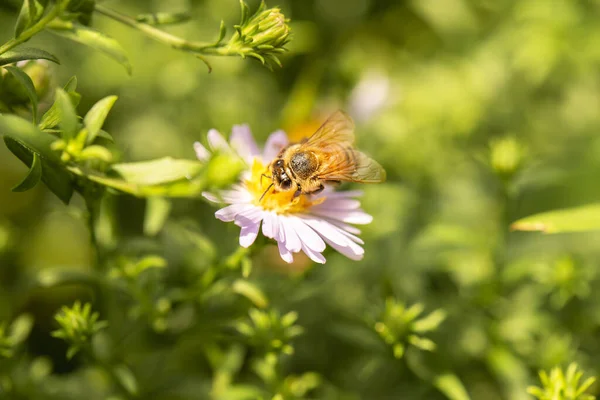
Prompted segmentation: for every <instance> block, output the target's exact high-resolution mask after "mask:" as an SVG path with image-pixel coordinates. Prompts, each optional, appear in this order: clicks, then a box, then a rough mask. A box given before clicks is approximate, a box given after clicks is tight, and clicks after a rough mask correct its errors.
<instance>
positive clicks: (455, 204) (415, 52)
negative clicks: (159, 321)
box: [0, 0, 600, 400]
mask: <svg viewBox="0 0 600 400" xmlns="http://www.w3.org/2000/svg"><path fill="white" fill-rule="evenodd" d="M8 3H10V2H7V4H8ZM103 4H105V5H106V6H108V7H112V8H115V9H118V10H120V11H122V12H123V13H127V14H130V15H136V14H138V13H143V12H153V11H181V10H189V11H190V12H191V14H192V21H191V22H189V23H186V24H184V25H181V26H176V27H170V28H168V30H169V31H170V32H173V33H176V34H178V35H180V36H182V37H186V38H199V39H201V40H204V39H206V40H212V38H213V37H215V36H216V34H217V31H218V26H219V21H220V19H224V20H225V21H226V23H227V25H228V26H231V25H233V24H235V23H236V22H237V21H238V19H239V7H238V4H237V2H236V1H235V0H205V1H185V0H169V1H167V0H162V1H161V0H153V1H141V0H139V1H136V0H127V1H121V2H119V1H106V2H103ZM249 4H250V6H251V9H254V8H255V7H256V6H257V4H258V3H257V2H256V1H254V2H249ZM268 5H269V6H275V5H279V6H281V8H282V10H283V12H284V14H285V15H286V16H288V17H289V18H291V27H292V30H293V33H294V39H293V41H292V42H291V43H290V44H289V46H288V47H289V49H290V51H289V52H288V53H286V54H285V55H284V56H283V57H282V62H283V68H281V69H279V68H276V69H275V71H274V72H270V71H269V70H267V69H266V68H264V67H262V66H261V65H260V64H259V63H257V62H255V61H251V60H242V59H238V58H215V57H213V58H210V62H211V63H212V65H213V71H212V73H210V74H208V73H207V70H206V66H205V65H203V64H202V62H200V61H199V60H198V59H196V58H194V57H193V56H191V55H189V54H185V53H181V52H177V51H175V50H171V49H169V48H166V47H165V46H163V45H160V44H158V43H155V42H153V41H152V40H150V39H148V38H146V37H144V36H143V35H142V34H140V33H139V32H136V31H134V30H132V29H130V28H127V27H125V26H122V25H119V24H118V23H116V22H114V21H111V20H109V19H107V18H106V17H103V16H101V15H94V20H93V26H94V27H96V28H98V29H100V30H102V31H104V32H106V33H108V34H110V35H111V36H113V37H114V38H116V39H118V40H119V41H120V43H121V44H122V45H123V47H124V48H125V49H126V50H127V51H128V53H129V55H130V57H131V63H132V65H133V75H132V76H128V75H127V73H126V72H125V70H124V69H123V68H122V67H121V66H120V65H118V64H117V63H115V62H114V61H112V60H111V59H109V58H107V57H106V56H104V55H103V54H100V53H99V52H96V51H93V50H91V49H89V48H86V47H84V46H80V45H75V44H73V43H71V42H67V41H65V40H63V39H61V38H58V37H55V36H52V35H50V34H42V35H39V36H37V37H35V38H34V39H33V40H32V41H31V42H30V43H28V45H31V46H36V47H39V48H43V49H46V50H48V51H50V52H52V53H54V54H56V55H57V56H58V57H59V58H60V59H61V65H60V66H56V65H52V66H50V70H51V74H52V79H53V81H54V82H55V83H56V84H58V85H64V83H65V82H66V81H67V80H68V78H69V77H71V76H72V75H76V76H77V78H78V81H79V87H78V90H79V91H80V92H81V93H82V95H83V99H82V102H81V104H80V106H79V111H80V113H82V114H83V113H84V112H85V111H86V110H87V109H89V107H90V106H91V105H92V104H93V103H94V102H96V101H97V100H99V99H100V98H102V97H104V96H107V95H111V94H115V95H118V96H119V100H118V101H117V103H116V105H115V107H114V109H113V112H112V113H111V115H110V116H109V119H108V120H107V123H106V125H105V129H106V130H107V131H109V132H111V133H112V135H113V136H114V138H115V141H116V147H117V148H118V149H120V151H121V156H122V159H123V160H128V161H139V160H147V159H151V158H156V157H162V156H173V157H180V158H190V159H191V158H193V157H194V152H193V148H192V143H193V142H194V141H196V140H200V141H205V135H206V132H207V131H208V129H210V128H216V129H218V130H219V131H220V132H222V133H225V134H229V132H230V129H231V126H232V125H234V124H240V123H248V124H249V125H250V127H251V129H252V131H253V132H254V135H255V136H256V137H257V139H258V141H259V142H263V141H264V140H265V139H266V137H267V136H268V134H269V133H270V132H272V131H274V130H276V129H279V128H284V129H286V130H287V131H288V133H289V134H290V135H292V136H293V137H295V138H299V137H301V136H302V135H306V134H310V133H311V131H312V130H313V129H314V128H315V126H318V124H319V123H320V122H321V121H322V120H324V118H326V116H327V115H328V114H329V113H330V112H332V111H334V110H336V109H338V108H342V109H345V110H346V111H348V112H349V113H350V114H351V115H352V116H353V117H354V119H355V121H356V124H357V138H358V139H357V140H358V146H359V147H360V148H361V149H363V150H364V151H365V152H367V153H368V154H370V155H372V156H373V158H374V159H376V160H378V161H379V162H380V163H381V164H382V165H384V167H385V168H386V170H387V173H388V181H387V182H386V183H384V184H380V185H370V186H364V187H361V189H363V190H364V192H365V196H364V199H363V207H364V209H365V210H366V211H367V212H368V213H370V214H372V215H373V216H374V221H373V223H372V224H370V225H368V226H366V227H365V228H364V229H363V234H362V236H361V237H362V238H363V239H364V240H365V242H366V245H365V249H366V255H365V258H364V260H362V261H360V262H354V261H350V260H348V259H346V258H344V257H343V256H341V255H339V254H337V253H335V252H333V251H330V252H329V253H327V254H326V256H327V258H328V262H327V263H326V264H325V265H322V266H321V265H319V266H313V265H310V264H309V263H308V261H306V260H304V259H302V258H301V257H299V261H298V262H296V263H295V264H294V265H292V266H291V267H290V266H287V265H285V264H284V263H283V262H281V261H280V260H278V255H277V252H276V248H275V247H273V246H268V247H267V248H265V249H264V251H261V252H260V253H259V254H257V255H255V256H254V259H253V261H254V271H253V274H252V276H251V280H252V281H253V282H255V283H256V284H257V285H258V286H260V287H261V288H262V290H263V291H264V292H265V293H266V295H267V297H268V298H269V300H270V305H271V306H272V307H273V308H275V309H278V310H281V311H282V312H287V311H290V310H295V311H297V312H298V314H299V319H298V324H299V325H301V326H302V327H304V329H305V333H304V334H303V335H302V336H300V337H298V338H297V339H295V340H294V344H295V354H294V355H293V356H290V357H287V358H286V359H285V362H284V363H283V365H282V369H283V373H284V375H289V374H301V373H304V372H307V371H314V372H316V373H317V374H318V375H319V376H320V377H321V382H322V385H321V386H320V387H319V388H317V389H315V390H314V391H312V392H310V393H309V394H307V395H306V398H324V399H373V400H378V399H428V400H430V399H433V400H435V399H444V398H452V397H451V396H452V395H451V394H448V393H455V395H456V396H459V395H458V394H456V393H459V392H460V390H454V391H453V390H448V389H446V390H445V389H440V387H439V386H440V385H439V381H437V380H436V377H439V376H443V375H444V374H450V375H452V376H453V377H455V378H457V379H459V380H460V381H461V382H462V384H463V385H464V387H465V388H466V391H467V392H468V394H469V395H470V398H472V399H486V400H500V399H514V400H520V399H529V398H531V397H530V395H528V394H527V393H526V387H527V386H528V385H531V384H535V383H536V382H537V377H536V373H537V370H539V369H549V368H551V367H553V366H555V365H563V366H564V365H566V364H568V363H569V362H571V361H577V362H578V363H579V364H580V365H581V366H582V367H583V368H584V370H586V371H587V372H588V373H589V374H591V375H594V374H595V373H596V371H598V369H599V368H600V364H598V359H599V356H600V346H599V345H598V343H600V342H599V341H598V339H599V338H600V296H599V295H598V294H597V293H596V289H599V288H600V275H599V272H598V265H599V262H600V246H598V243H600V242H599V240H600V235H599V234H595V233H580V234H574V233H571V234H556V235H542V234H539V233H530V232H529V233H527V232H511V231H510V224H511V223H512V222H514V221H515V220H517V219H519V218H521V217H524V216H527V215H530V214H533V213H537V212H542V211H546V210H551V209H556V208H563V207H570V206H575V205H580V204H585V203H590V202H595V201H597V200H598V199H599V198H600V185H598V176H599V172H600V140H599V137H598V135H597V132H598V129H600V113H599V111H600V45H599V43H600V24H599V23H598V21H599V20H600V1H598V0H577V1H575V0H414V1H400V0H396V1H394V0H278V1H277V2H273V1H269V2H268ZM15 18H16V12H12V13H11V12H10V11H9V10H8V9H4V10H2V11H0V39H1V41H2V42H4V41H6V40H8V39H9V38H10V37H11V35H12V32H13V24H14V20H15ZM26 170H27V169H26V167H25V166H24V165H23V164H22V163H21V162H20V161H19V160H18V159H17V158H16V157H14V156H13V155H12V154H11V153H10V152H9V151H8V150H7V149H6V148H5V147H4V146H0V177H1V179H0V319H1V320H6V321H9V320H11V319H12V318H14V317H15V316H16V315H19V314H20V313H23V312H28V313H31V314H33V315H34V316H35V318H36V324H35V327H34V330H33V332H32V334H31V335H30V337H29V339H28V341H27V343H26V345H27V346H26V350H25V355H24V357H23V359H22V361H20V363H19V365H17V366H13V367H11V369H10V371H12V372H11V373H10V374H11V376H12V378H11V379H12V380H13V385H14V387H17V388H20V389H19V390H20V392H19V390H17V391H15V393H21V394H20V395H21V396H23V397H18V398H40V399H45V398H74V399H77V398H82V397H80V396H83V394H85V396H86V398H87V399H89V400H92V399H96V398H97V399H104V398H108V395H107V394H106V393H108V392H109V390H108V389H107V385H108V384H107V382H106V381H107V378H106V376H104V375H102V374H101V373H99V372H98V371H97V370H96V369H94V368H85V367H83V366H82V365H85V363H83V362H82V361H81V360H77V359H75V360H74V361H67V360H66V359H65V357H64V352H65V350H66V346H65V345H64V344H63V343H62V342H60V341H59V340H57V339H52V338H51V337H50V335H49V332H50V331H51V330H53V329H55V328H56V326H55V325H54V323H53V320H52V316H53V314H54V313H55V312H56V310H57V309H58V308H59V307H60V306H61V305H64V304H71V303H72V302H73V300H74V299H76V298H80V299H82V300H90V301H92V302H93V303H94V307H95V308H96V309H97V310H99V312H100V315H101V318H102V319H107V320H108V321H109V324H110V328H109V332H110V338H111V340H112V342H113V344H114V346H115V348H116V349H117V350H115V352H117V353H118V354H121V355H122V359H123V361H124V362H125V363H126V364H127V365H129V367H130V368H131V370H132V371H133V373H134V375H135V376H136V377H137V380H138V384H139V386H140V388H142V389H141V393H142V394H141V395H140V397H141V398H148V399H204V398H210V393H211V387H213V388H214V382H215V380H214V378H215V375H214V368H212V367H211V363H210V356H209V355H207V354H209V351H208V350H207V348H209V347H210V346H209V345H208V344H210V343H220V344H223V346H225V347H226V346H227V344H228V343H229V342H228V340H229V339H228V338H227V335H225V337H223V333H222V332H220V331H219V327H220V325H219V324H220V323H223V322H224V321H225V322H226V321H227V319H228V318H233V316H235V315H237V314H236V313H235V312H232V311H231V310H230V309H229V308H228V307H229V306H231V304H229V303H227V301H226V302H225V303H227V304H225V305H222V304H220V305H213V304H209V305H208V306H206V307H204V308H194V307H188V306H186V305H182V306H181V307H179V308H177V309H176V310H175V311H173V314H174V317H173V320H168V324H172V325H169V331H168V333H165V334H158V333H156V332H155V331H153V329H152V327H151V326H152V324H151V323H143V322H139V321H133V320H131V319H129V318H128V317H127V314H126V313H125V311H124V308H125V307H124V305H128V304H130V303H131V302H132V300H131V299H130V298H129V297H128V296H125V295H123V294H122V293H119V292H115V291H112V292H110V291H108V292H107V291H100V292H101V293H102V294H103V295H102V296H100V295H98V293H96V292H95V291H94V289H93V288H90V287H88V286H86V285H82V284H80V283H77V284H73V285H61V286H60V287H43V286H44V285H40V284H39V282H40V279H42V278H40V276H42V277H43V276H45V275H44V274H48V273H50V274H51V273H52V271H56V270H70V271H79V272H82V273H86V272H90V271H92V270H93V265H92V264H93V263H92V261H91V260H92V258H93V249H91V248H90V245H89V241H88V233H87V228H86V226H85V222H84V220H83V219H82V218H81V214H82V210H83V202H82V201H81V199H79V198H74V199H73V201H72V204H71V205H70V206H68V207H66V206H64V205H62V203H60V201H59V200H58V199H56V198H55V197H54V196H53V195H52V194H51V193H50V192H49V191H48V190H47V189H46V188H45V187H44V186H43V185H40V186H38V187H36V188H35V189H34V190H32V191H29V192H26V193H12V192H11V191H10V189H11V187H12V186H14V185H15V184H16V183H17V182H19V180H20V179H21V178H22V176H24V174H25V173H26ZM115 201H116V202H117V210H118V214H117V219H118V221H119V226H120V238H121V242H120V243H121V244H120V246H121V249H122V251H123V252H124V253H127V254H134V255H139V254H143V253H146V252H153V253H158V254H162V255H163V256H165V258H166V259H167V261H168V264H169V272H168V273H167V276H166V278H164V280H162V281H160V283H159V284H157V285H159V286H157V288H156V293H159V294H160V293H171V292H169V290H174V289H173V288H176V287H180V286H182V285H183V286H185V283H186V279H188V275H186V274H188V273H189V271H196V270H202V268H204V267H205V264H206V263H210V262H211V261H210V260H212V259H214V258H215V257H216V258H219V257H225V256H227V254H229V253H231V252H232V251H234V250H235V248H236V246H237V235H238V228H237V227H235V226H233V224H223V223H221V222H220V221H217V220H216V219H215V218H214V216H213V213H214V211H215V209H214V208H213V207H212V206H211V205H209V204H207V203H205V202H204V201H203V200H202V199H195V200H194V199H192V200H189V199H188V200H176V201H174V203H173V210H172V213H171V216H170V218H169V220H168V222H167V224H166V225H165V228H164V229H163V230H162V231H161V232H160V233H159V234H158V235H157V236H156V237H151V238H149V237H145V236H144V235H143V229H142V227H143V215H144V209H145V202H144V201H143V200H141V199H134V198H130V197H127V196H122V197H118V198H116V200H115ZM207 254H210V256H209V255H207ZM211 257H212V258H211ZM49 271H50V272H49ZM49 286H52V285H49ZM161 291H162V292H161ZM153 293H154V292H153ZM599 293H600V292H599ZM157 296H158V297H160V295H157ZM388 298H394V299H396V301H397V302H399V303H403V304H406V305H407V306H410V305H413V304H415V303H421V304H422V305H423V306H424V309H425V311H424V313H425V314H427V313H429V312H432V311H434V310H436V309H438V308H441V309H443V310H445V312H446V313H447V318H446V320H445V321H443V322H442V323H441V324H440V326H439V328H438V329H437V330H434V331H433V332H431V333H428V334H426V336H427V337H428V338H430V339H431V340H433V341H434V342H435V343H436V344H437V348H436V349H435V351H432V352H428V351H423V350H420V349H418V348H417V347H415V346H412V345H408V346H407V350H406V353H405V354H404V356H403V357H401V358H395V357H394V355H393V351H392V347H391V346H389V345H387V344H386V343H385V342H384V341H383V340H382V339H380V338H379V336H378V334H377V333H376V332H375V330H374V328H373V326H372V325H371V324H370V322H369V321H371V320H372V319H373V320H375V319H377V318H378V316H379V315H380V314H381V313H382V312H383V311H382V310H384V303H385V299H388ZM207 343H208V344H207ZM40 357H41V358H40ZM31 360H35V362H37V363H38V364H39V365H42V366H48V365H50V364H51V365H52V366H53V367H52V368H53V371H54V373H53V375H51V376H50V377H49V378H47V379H46V380H44V384H43V385H41V384H40V385H38V386H39V387H38V386H36V385H35V384H34V383H31V379H33V378H32V377H31V376H30V375H31V374H32V372H28V371H29V369H28V368H33V367H29V366H28V365H30V364H29V362H30V361H31ZM40 363H41V364H40ZM38 364H35V363H34V364H33V365H34V366H36V365H37V367H38V368H42V367H40V366H39V365H38ZM2 371H3V370H2V369H0V373H2ZM4 372H6V370H4ZM0 379H2V378H0ZM19 379H20V380H19ZM453 379H454V378H453ZM256 380H257V378H256V377H255V376H254V375H253V374H252V372H251V369H250V367H249V366H247V365H246V364H244V365H243V367H242V370H241V372H240V373H239V375H237V376H236V377H235V378H234V379H233V383H232V385H233V386H232V387H235V385H236V384H237V383H240V382H241V383H244V384H252V383H253V382H255V381H256ZM436 382H438V383H436ZM453 382H454V381H453ZM241 383H240V385H241ZM108 386H109V385H108ZM594 390H595V391H596V392H597V391H598V389H597V388H595V387H593V388H592V392H594ZM239 392H240V393H242V389H241V386H240V390H239ZM90 393H91V394H90ZM227 393H228V394H226V395H223V396H222V397H220V398H223V399H236V398H245V397H243V396H242V395H240V396H241V397H236V396H237V394H233V392H227ZM235 393H238V392H235ZM53 396H54V397H53ZM213 397H218V396H215V395H214V394H213ZM115 398H116V397H115ZM454 398H455V399H464V397H454Z"/></svg>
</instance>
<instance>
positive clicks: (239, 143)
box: [229, 125, 259, 164]
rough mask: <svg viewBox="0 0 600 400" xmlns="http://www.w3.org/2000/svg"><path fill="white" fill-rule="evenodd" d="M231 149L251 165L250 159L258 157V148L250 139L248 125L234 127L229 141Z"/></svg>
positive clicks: (250, 133)
mask: <svg viewBox="0 0 600 400" xmlns="http://www.w3.org/2000/svg"><path fill="white" fill-rule="evenodd" d="M229 141H230V143H231V147H233V149H234V150H235V151H236V152H237V153H238V154H239V155H240V156H241V157H242V158H243V159H244V160H246V162H247V163H248V164H251V162H252V159H253V158H254V157H256V156H258V155H259V151H258V146H257V145H256V142H255V141H254V138H253V137H252V132H250V127H249V126H248V125H234V126H233V129H232V131H231V139H230V140H229Z"/></svg>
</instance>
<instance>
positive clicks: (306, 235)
mask: <svg viewBox="0 0 600 400" xmlns="http://www.w3.org/2000/svg"><path fill="white" fill-rule="evenodd" d="M288 220H289V221H290V222H291V223H292V224H293V228H294V230H295V231H296V234H297V235H298V237H299V238H300V242H301V243H302V248H304V246H306V247H308V248H310V249H311V250H313V251H316V252H319V253H320V252H322V251H323V250H325V247H326V246H325V242H324V241H323V239H321V236H319V235H318V234H317V233H316V232H315V231H313V230H312V228H310V227H309V226H308V225H306V223H305V222H304V221H303V220H301V219H300V218H298V217H294V216H290V217H289V218H288Z"/></svg>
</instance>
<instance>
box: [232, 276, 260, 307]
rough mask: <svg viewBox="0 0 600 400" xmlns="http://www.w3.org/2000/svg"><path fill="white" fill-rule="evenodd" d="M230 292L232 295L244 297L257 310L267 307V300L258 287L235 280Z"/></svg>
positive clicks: (241, 280)
mask: <svg viewBox="0 0 600 400" xmlns="http://www.w3.org/2000/svg"><path fill="white" fill-rule="evenodd" d="M231 290H233V292H234V293H237V294H239V295H241V296H244V297H245V298H247V299H248V300H250V301H251V302H252V303H253V304H254V305H255V306H256V307H258V308H265V307H267V306H268V305H269V300H268V299H267V296H265V294H264V293H263V292H262V290H260V289H259V288H258V286H256V285H254V284H253V283H251V282H248V281H246V280H243V279H238V280H236V281H235V282H233V285H232V287H231Z"/></svg>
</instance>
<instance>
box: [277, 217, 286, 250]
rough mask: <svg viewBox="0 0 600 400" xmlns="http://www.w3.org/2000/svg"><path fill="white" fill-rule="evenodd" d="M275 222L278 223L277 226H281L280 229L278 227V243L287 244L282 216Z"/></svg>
mask: <svg viewBox="0 0 600 400" xmlns="http://www.w3.org/2000/svg"><path fill="white" fill-rule="evenodd" d="M275 220H276V221H277V225H279V227H278V229H279V235H278V238H277V241H278V242H281V243H285V228H284V226H283V219H282V218H281V216H277V218H276V219H275Z"/></svg>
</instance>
